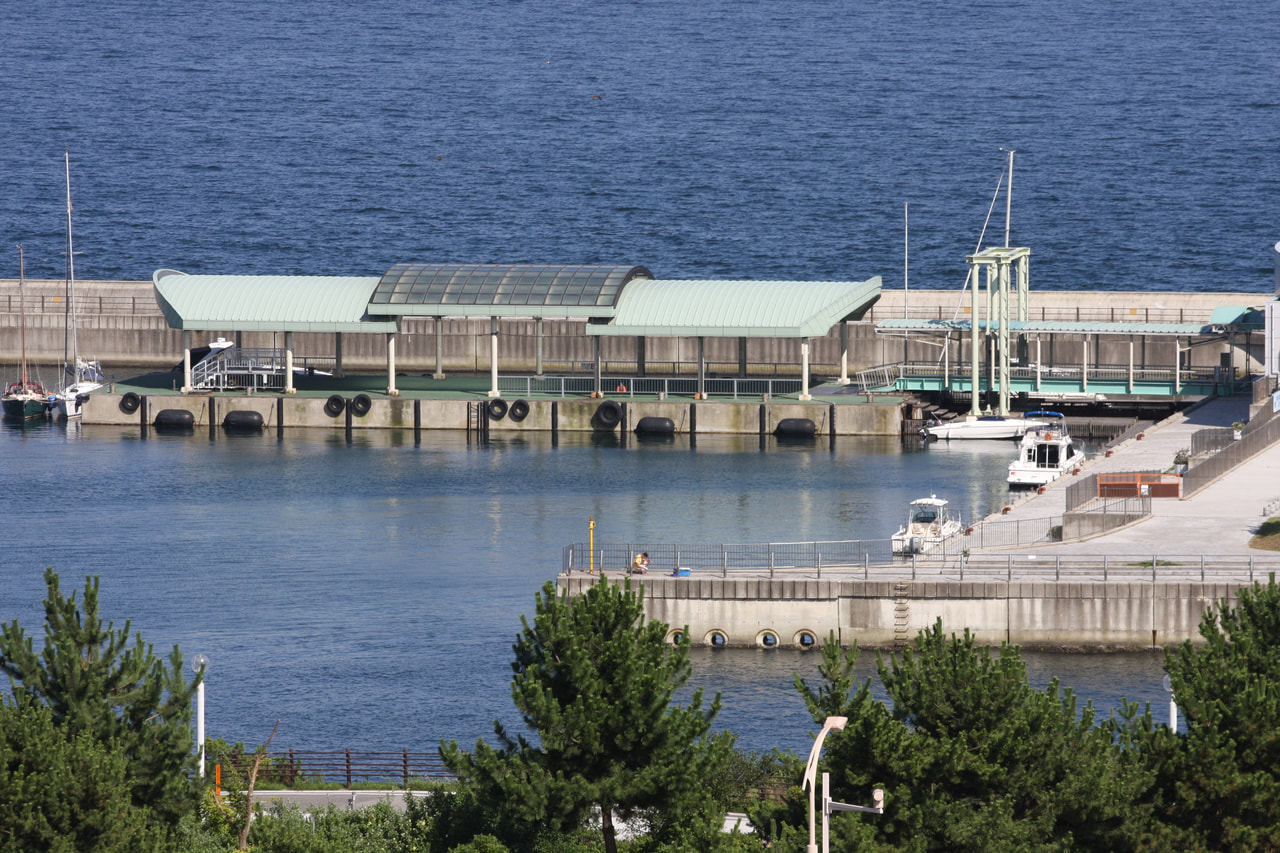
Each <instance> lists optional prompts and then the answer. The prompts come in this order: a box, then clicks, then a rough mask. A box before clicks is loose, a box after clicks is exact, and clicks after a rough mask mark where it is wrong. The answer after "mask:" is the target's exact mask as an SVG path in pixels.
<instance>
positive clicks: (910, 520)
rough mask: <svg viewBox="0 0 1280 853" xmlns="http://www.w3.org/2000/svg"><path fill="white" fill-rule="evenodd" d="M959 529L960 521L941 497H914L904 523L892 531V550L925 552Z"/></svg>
mask: <svg viewBox="0 0 1280 853" xmlns="http://www.w3.org/2000/svg"><path fill="white" fill-rule="evenodd" d="M963 530H964V523H963V522H962V521H961V520H960V517H959V516H958V515H957V516H953V515H951V512H950V510H948V509H947V501H946V500H945V499H943V498H940V497H938V496H937V495H930V496H929V497H927V498H917V499H916V500H914V501H912V502H911V505H910V508H909V509H908V511H907V523H906V524H904V525H903V526H902V527H901V528H900V529H899V530H898V532H897V533H895V534H893V553H895V554H925V553H928V552H929V551H932V550H933V549H934V548H937V547H938V546H939V545H941V544H942V543H943V542H945V541H947V540H948V539H950V538H951V537H952V536H956V535H958V534H960V533H961V532H962V531H963Z"/></svg>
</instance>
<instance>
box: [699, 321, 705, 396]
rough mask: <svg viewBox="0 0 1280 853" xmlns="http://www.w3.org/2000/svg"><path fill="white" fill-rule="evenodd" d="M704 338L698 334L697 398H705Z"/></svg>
mask: <svg viewBox="0 0 1280 853" xmlns="http://www.w3.org/2000/svg"><path fill="white" fill-rule="evenodd" d="M706 340H707V339H706V338H704V337H702V335H698V399H699V400H705V399H707V379H706V377H707V360H706Z"/></svg>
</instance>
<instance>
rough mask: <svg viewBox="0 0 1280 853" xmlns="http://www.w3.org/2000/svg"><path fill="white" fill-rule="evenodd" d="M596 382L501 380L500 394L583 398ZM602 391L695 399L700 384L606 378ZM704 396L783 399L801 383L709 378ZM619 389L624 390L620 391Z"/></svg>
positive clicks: (589, 379) (581, 379)
mask: <svg viewBox="0 0 1280 853" xmlns="http://www.w3.org/2000/svg"><path fill="white" fill-rule="evenodd" d="M595 387H596V386H595V379H594V378H593V377H592V376H590V375H586V376H499V377H498V390H499V391H501V392H503V393H505V394H513V395H516V396H532V395H534V394H543V395H551V396H557V397H567V396H570V395H573V396H583V395H587V394H590V393H591V392H592V391H594V390H595ZM600 387H601V388H602V389H604V391H605V393H607V394H609V396H611V397H617V396H626V397H634V396H637V395H640V396H651V397H692V396H693V395H694V394H697V393H698V380H697V379H696V378H693V377H685V376H679V377H672V376H667V377H634V376H616V375H615V376H603V377H602V378H601V380H600ZM702 388H703V392H704V393H705V394H706V395H707V396H708V397H727V398H730V399H734V400H736V399H738V398H739V397H751V398H753V399H754V398H760V397H764V396H765V395H768V396H770V397H781V396H784V395H787V394H798V393H800V380H799V379H754V378H747V379H742V378H739V377H732V378H730V377H724V378H708V379H705V380H703V385H702ZM618 389H622V390H621V391H619V390H618Z"/></svg>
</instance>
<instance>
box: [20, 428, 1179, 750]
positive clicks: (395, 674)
mask: <svg viewBox="0 0 1280 853" xmlns="http://www.w3.org/2000/svg"><path fill="white" fill-rule="evenodd" d="M978 444H983V445H987V444H994V447H981V448H979V447H974V448H972V449H970V450H968V451H966V450H963V449H961V448H959V447H952V448H941V447H939V446H936V445H935V446H933V447H928V448H927V449H924V446H923V445H920V444H916V443H911V442H908V443H907V444H905V445H904V444H903V443H901V442H899V441H898V440H897V439H890V438H852V437H850V438H840V439H838V440H837V442H836V444H835V447H834V449H833V448H831V446H830V445H829V444H827V443H826V442H815V443H812V444H809V445H794V444H778V443H777V442H775V441H774V440H773V439H769V440H767V441H766V442H765V444H764V445H763V446H761V444H760V442H759V439H758V438H757V437H755V436H750V437H744V436H719V437H713V436H699V437H698V439H697V442H696V443H691V442H689V441H688V439H687V438H683V437H682V438H677V439H676V440H675V441H674V442H670V443H660V444H651V443H637V442H636V441H635V440H634V439H632V440H630V441H628V442H626V443H625V444H624V443H623V442H621V441H619V440H618V439H617V438H615V437H609V438H605V439H603V440H602V439H599V438H593V437H591V436H584V435H561V436H560V438H559V441H558V442H556V443H553V442H552V441H551V438H550V435H549V434H544V435H533V436H528V437H520V438H511V439H495V440H493V441H491V442H490V443H488V444H478V443H468V441H467V438H466V435H465V434H464V433H458V432H447V431H439V432H427V433H424V434H423V437H422V442H421V444H420V445H418V446H415V444H414V442H413V436H412V433H411V432H399V431H395V432H391V431H372V432H369V433H361V434H357V435H355V436H353V440H352V442H351V444H348V443H347V442H346V440H345V438H344V436H343V434H342V433H341V432H340V431H332V432H330V431H327V430H291V431H288V432H286V434H285V436H284V437H283V438H277V436H276V435H275V433H274V432H270V431H268V432H267V433H265V434H262V435H251V436H245V435H226V434H222V433H218V434H217V436H216V437H215V439H214V440H210V438H209V437H208V434H207V432H206V431H204V430H197V431H196V432H194V433H189V434H181V435H173V434H165V433H156V432H151V433H150V434H149V435H148V437H147V438H145V439H144V438H142V437H141V435H140V433H139V431H138V430H136V429H130V428H115V427H103V426H94V425H85V426H81V425H76V424H73V425H71V426H70V427H62V426H56V425H50V424H45V425H42V426H35V427H27V428H25V429H23V428H15V427H12V426H9V427H6V428H4V429H2V430H0V458H5V459H8V460H21V466H20V469H21V476H20V477H15V478H14V479H11V480H10V481H9V482H10V483H11V484H12V485H11V486H10V487H8V488H6V489H5V490H4V491H3V493H0V517H3V518H4V519H5V523H4V525H3V526H2V529H0V561H2V566H0V621H5V622H7V621H10V620H13V619H17V620H19V621H20V622H21V624H22V625H23V626H24V627H26V629H27V630H28V632H29V633H31V634H33V635H35V636H36V637H38V638H39V637H42V636H43V626H42V622H43V615H42V611H41V600H42V597H43V591H44V588H43V581H42V574H43V571H44V568H45V567H46V566H51V567H53V568H54V569H56V570H57V571H58V572H59V574H60V576H61V580H62V585H63V589H64V590H66V591H68V592H70V591H73V590H76V589H79V588H80V587H82V586H83V582H84V578H85V576H87V575H94V576H98V577H99V578H100V579H101V607H102V612H103V615H104V617H105V618H108V619H112V620H114V621H115V622H116V625H117V627H123V626H124V624H125V621H126V620H131V625H130V628H131V630H132V631H134V632H138V633H141V634H142V636H143V638H144V639H145V640H146V641H147V642H149V643H153V644H155V647H156V649H157V651H158V652H160V653H166V654H167V652H168V651H169V649H170V648H171V647H172V646H173V645H175V644H176V645H178V646H180V648H181V650H182V652H183V654H184V656H185V657H186V658H187V659H188V660H189V659H190V658H192V657H193V656H194V655H195V654H197V653H200V654H204V655H206V656H207V657H208V659H209V661H210V664H209V670H208V688H207V692H208V699H207V708H208V710H207V713H208V730H209V733H210V735H211V736H214V737H222V738H224V739H226V740H228V741H236V740H243V741H246V742H249V743H260V742H262V741H263V740H265V739H266V737H267V736H268V735H269V734H270V733H271V729H272V727H273V725H274V724H275V721H276V720H280V731H279V733H278V734H277V736H276V740H275V742H274V743H275V745H276V746H280V747H282V748H285V747H293V748H295V749H307V750H316V749H341V748H346V747H351V748H353V749H362V750H393V749H401V748H405V747H408V748H411V749H421V748H430V746H432V745H433V744H434V743H435V742H436V741H437V740H438V739H440V738H450V739H457V740H459V741H461V742H472V741H474V739H475V738H477V737H481V736H484V735H488V734H490V733H491V727H492V721H493V720H495V719H500V720H503V721H504V722H505V723H506V724H507V725H509V726H513V727H519V726H520V720H519V717H518V715H517V713H516V711H515V708H514V706H513V705H512V702H511V699H510V695H509V685H510V676H511V670H510V662H511V659H512V654H511V645H512V643H513V642H514V640H515V638H516V636H517V634H518V633H519V631H520V628H521V622H520V619H521V616H529V617H530V618H531V617H532V615H533V612H534V600H535V596H536V594H537V593H538V590H539V589H540V588H541V586H542V585H543V584H544V583H546V582H548V581H550V580H552V579H554V578H555V576H556V574H557V573H558V571H559V570H560V567H561V552H562V548H563V546H565V545H568V544H570V543H572V542H581V541H586V539H587V536H588V520H589V519H594V522H595V525H596V526H595V534H594V535H595V539H596V541H597V542H598V543H604V542H646V543H654V542H659V543H663V542H682V543H720V542H728V543H742V542H770V541H771V542H785V541H807V540H814V539H845V538H884V537H887V536H888V535H890V534H891V533H892V532H894V531H895V530H896V529H897V528H898V526H899V525H900V524H901V523H902V521H903V520H904V519H905V517H906V507H907V504H908V502H909V501H910V500H912V499H913V498H916V497H921V496H922V495H926V494H929V493H934V492H936V493H937V494H938V495H939V496H942V497H946V498H948V499H950V500H951V501H952V502H953V505H954V507H955V508H956V509H957V510H958V511H959V512H960V513H961V514H962V515H963V516H964V518H966V519H970V518H974V517H977V516H980V515H984V514H986V513H988V512H990V511H992V510H993V509H998V507H999V506H1000V505H1001V504H1002V503H1003V501H1004V500H1005V488H1004V483H1003V472H1004V467H1005V465H1006V464H1007V461H1008V458H1009V456H1010V455H1011V454H1012V453H1013V445H1012V443H1011V442H1010V443H1008V444H1007V445H1006V444H1004V443H986V442H981V443H978ZM1001 451H1003V452H1001ZM11 473H16V472H11ZM956 627H957V629H959V628H960V627H962V626H956ZM1028 661H1029V667H1030V671H1031V673H1032V676H1033V680H1034V681H1035V683H1037V684H1044V683H1047V681H1048V679H1049V678H1051V677H1054V676H1057V677H1060V678H1061V679H1062V680H1063V681H1064V683H1065V684H1067V685H1068V686H1073V687H1075V688H1076V689H1077V691H1078V692H1079V693H1080V694H1081V695H1082V697H1083V698H1084V699H1093V700H1094V701H1096V702H1097V704H1098V705H1099V707H1100V708H1102V709H1104V710H1107V709H1110V708H1113V707H1115V706H1116V705H1117V704H1118V701H1119V697H1120V696H1126V697H1128V698H1130V699H1143V700H1150V701H1156V702H1158V701H1160V697H1161V696H1162V695H1163V694H1162V692H1161V689H1160V675H1161V671H1160V659H1159V657H1158V655H1151V654H1123V655H1106V656H1098V655H1090V656H1085V655H1046V654H1035V655H1028ZM816 663H817V655H816V654H813V653H805V652H798V651H794V650H785V649H779V650H768V651H766V650H724V651H721V650H715V651H713V650H709V649H708V650H696V651H695V652H694V653H693V664H694V666H693V677H692V680H691V684H690V690H691V689H693V688H694V687H701V688H703V689H704V690H705V691H706V693H707V697H708V698H710V696H711V695H712V694H714V693H716V692H720V693H722V694H723V703H724V708H723V711H722V713H721V716H720V719H719V726H721V727H722V728H726V729H729V730H731V731H734V732H736V733H737V734H738V735H739V738H740V743H741V744H742V745H743V746H744V747H747V748H751V749H769V748H772V747H774V746H781V747H787V748H795V749H798V750H803V749H804V748H806V746H805V744H806V743H807V732H808V731H809V730H810V728H811V726H810V724H809V721H808V718H807V716H806V714H805V708H804V704H803V702H802V701H801V700H800V698H799V697H798V695H797V694H796V692H795V690H794V689H793V687H792V680H793V677H794V673H796V672H799V673H800V674H801V675H802V676H803V677H805V678H807V679H809V680H810V682H813V680H814V679H815V678H816ZM874 663H875V655H874V653H867V654H865V655H863V659H862V661H861V666H862V671H863V673H864V674H867V675H870V674H871V673H872V672H873V671H874ZM690 690H686V691H685V692H684V693H683V694H682V699H687V698H688V696H689V692H690Z"/></svg>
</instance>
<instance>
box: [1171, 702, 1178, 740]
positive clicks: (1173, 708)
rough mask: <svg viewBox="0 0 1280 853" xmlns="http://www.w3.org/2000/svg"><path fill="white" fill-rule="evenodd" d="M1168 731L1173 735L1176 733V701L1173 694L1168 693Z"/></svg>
mask: <svg viewBox="0 0 1280 853" xmlns="http://www.w3.org/2000/svg"><path fill="white" fill-rule="evenodd" d="M1169 731H1171V732H1173V733H1174V734H1175V735H1176V734H1177V733H1178V703H1177V702H1175V701H1174V700H1173V694H1172V693H1170V694H1169Z"/></svg>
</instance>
